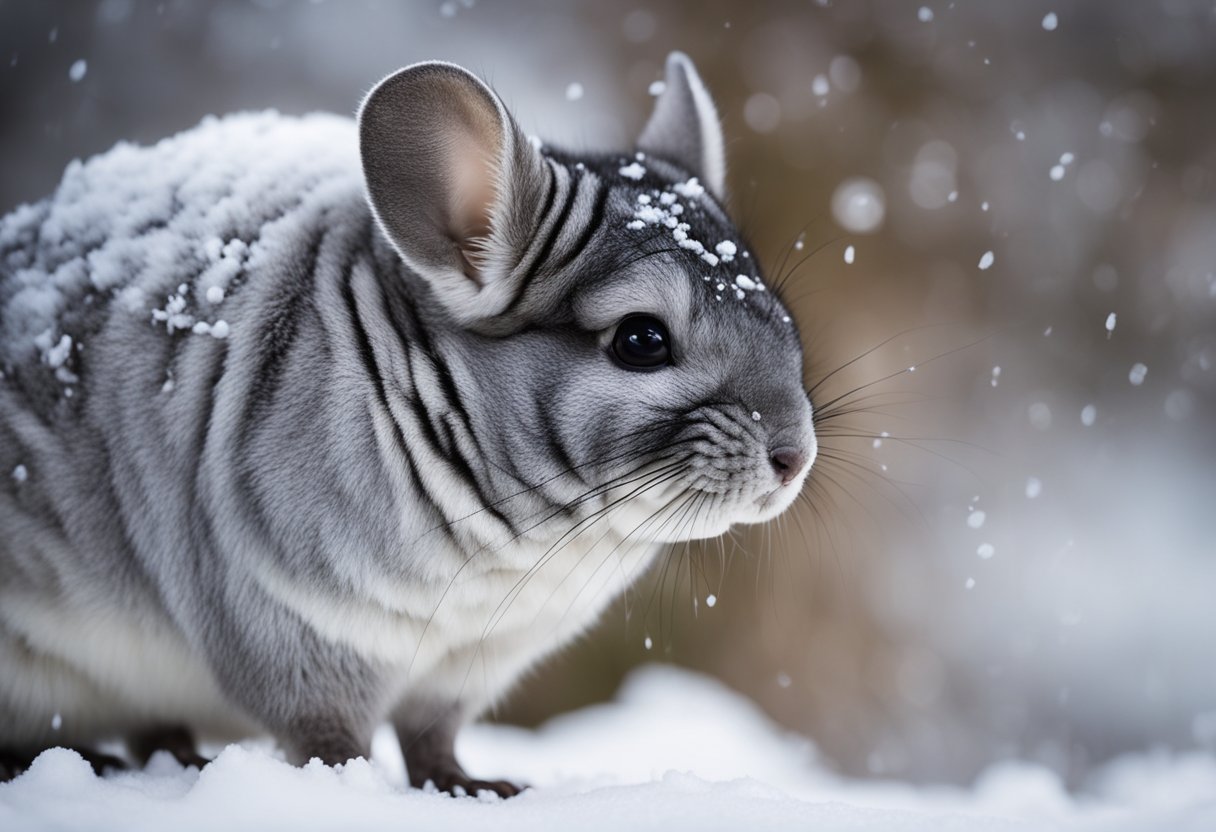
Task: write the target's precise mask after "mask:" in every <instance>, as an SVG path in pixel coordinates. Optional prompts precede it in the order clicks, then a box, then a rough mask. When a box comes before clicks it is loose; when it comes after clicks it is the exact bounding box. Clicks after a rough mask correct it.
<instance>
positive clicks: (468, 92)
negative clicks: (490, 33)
mask: <svg viewBox="0 0 1216 832" xmlns="http://www.w3.org/2000/svg"><path fill="white" fill-rule="evenodd" d="M359 151H360V155H361V157H362V161H363V176H364V179H365V181H366V184H367V193H368V198H369V200H370V202H371V206H372V210H373V212H374V213H375V215H376V219H377V220H378V221H379V223H380V226H381V228H383V230H384V233H385V234H386V235H387V236H388V239H389V240H390V241H391V242H392V244H393V246H394V247H395V248H396V249H397V252H398V253H399V254H400V255H401V257H402V259H403V260H404V261H405V262H406V264H407V265H409V266H410V267H411V268H412V269H413V270H414V271H416V272H417V273H418V274H419V275H421V276H422V277H423V278H424V279H425V280H427V281H428V282H429V283H430V285H431V288H432V289H433V290H434V293H435V296H436V298H437V299H438V300H439V301H440V303H442V304H443V305H444V306H445V307H446V308H447V309H448V311H449V312H451V313H452V315H453V316H454V317H455V318H456V320H457V321H459V322H460V323H463V324H471V323H474V322H476V321H478V320H483V319H485V318H489V317H492V316H493V315H495V314H497V313H499V312H501V311H503V309H505V308H506V307H507V305H508V304H509V303H510V301H511V298H512V297H513V296H514V294H515V289H516V288H517V287H516V285H515V284H516V282H517V281H518V280H519V279H521V278H520V277H519V276H518V274H517V272H518V271H519V270H518V269H517V268H516V267H517V266H518V265H519V262H520V259H521V258H522V257H523V255H524V252H525V251H526V250H527V247H528V243H529V242H530V240H531V239H532V237H533V236H534V234H535V228H536V225H537V223H538V222H539V215H540V212H541V209H542V203H543V200H544V195H545V192H546V189H547V187H548V185H549V178H550V177H551V176H552V173H551V172H550V171H549V170H548V169H547V165H546V163H545V161H544V159H543V158H541V155H540V153H539V152H538V151H537V150H536V148H534V147H533V146H532V144H531V142H529V141H528V139H527V138H526V137H525V136H524V135H523V134H522V133H521V132H520V130H519V128H518V127H517V126H516V124H515V121H514V119H513V118H512V117H511V114H510V113H509V112H507V109H506V107H505V106H504V105H503V103H502V101H501V100H500V99H499V98H498V96H497V95H495V94H494V92H493V91H492V90H490V88H489V87H487V86H486V85H485V84H484V83H482V82H481V81H480V80H479V79H478V78H477V77H476V76H474V75H473V74H472V73H470V72H468V71H467V70H465V69H463V68H461V67H458V66H456V65H454V64H448V63H441V62H428V63H421V64H414V65H413V66H408V67H406V68H405V69H401V70H398V71H397V72H395V73H393V74H392V75H390V76H389V77H387V78H385V79H384V80H383V81H381V82H380V83H379V84H377V85H376V86H375V88H374V89H373V90H372V91H371V92H370V93H369V94H368V96H367V98H366V99H364V101H363V106H362V107H361V108H360V110H359Z"/></svg>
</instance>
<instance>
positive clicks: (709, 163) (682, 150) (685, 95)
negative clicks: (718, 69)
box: [637, 52, 726, 199]
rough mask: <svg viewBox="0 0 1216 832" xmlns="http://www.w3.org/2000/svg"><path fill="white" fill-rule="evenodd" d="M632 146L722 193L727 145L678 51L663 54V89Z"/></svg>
mask: <svg viewBox="0 0 1216 832" xmlns="http://www.w3.org/2000/svg"><path fill="white" fill-rule="evenodd" d="M637 145H638V149H639V150H644V151H645V152H647V153H652V154H654V155H655V156H659V157H662V158H665V159H670V160H671V161H673V162H675V163H676V164H678V165H680V166H682V167H683V168H685V169H686V170H688V171H689V172H690V173H692V174H694V175H696V176H697V177H699V178H700V180H701V184H703V185H704V186H705V187H707V188H709V190H710V192H711V193H713V195H714V196H716V197H717V198H718V199H722V198H723V197H724V196H725V194H726V150H725V143H724V142H723V139H722V124H721V122H720V121H719V120H718V110H717V108H716V107H714V100H713V99H712V98H711V97H710V95H709V91H708V90H706V89H705V84H704V82H702V81H701V76H700V75H699V74H697V68H696V67H695V66H693V63H692V59H691V58H689V57H688V56H687V55H685V54H684V53H683V52H672V53H671V54H670V55H668V56H667V72H666V80H665V82H664V89H663V92H662V93H661V94H660V95H659V98H658V101H656V102H655V105H654V112H653V113H651V115H650V120H649V121H648V122H646V127H645V129H643V130H642V135H641V136H639V137H638V142H637Z"/></svg>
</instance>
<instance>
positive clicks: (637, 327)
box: [612, 315, 671, 370]
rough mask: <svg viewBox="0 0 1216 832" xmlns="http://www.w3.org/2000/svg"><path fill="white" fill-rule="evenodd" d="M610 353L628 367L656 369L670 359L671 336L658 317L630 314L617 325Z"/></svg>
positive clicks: (663, 365)
mask: <svg viewBox="0 0 1216 832" xmlns="http://www.w3.org/2000/svg"><path fill="white" fill-rule="evenodd" d="M612 354H613V355H614V356H616V360H617V361H619V362H620V363H621V365H623V366H624V367H625V368H626V369H628V370H658V369H660V368H662V367H666V366H667V365H668V364H670V363H671V336H670V335H668V334H667V327H666V326H664V325H663V322H662V321H660V320H659V319H658V318H652V317H651V316H649V315H630V316H629V317H628V318H626V319H625V320H623V321H621V322H620V323H619V324H618V325H617V328H616V334H615V335H613V336H612Z"/></svg>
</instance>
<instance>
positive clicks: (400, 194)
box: [359, 53, 816, 540]
mask: <svg viewBox="0 0 1216 832" xmlns="http://www.w3.org/2000/svg"><path fill="white" fill-rule="evenodd" d="M359 132H360V146H361V154H362V160H363V168H364V175H365V179H366V185H367V191H368V197H369V201H370V203H371V206H372V209H373V212H374V214H375V216H376V218H377V220H378V222H379V225H380V228H381V229H382V231H383V233H384V234H385V236H386V237H387V239H388V240H389V241H390V242H391V243H392V245H393V247H394V248H395V249H396V252H397V254H398V255H399V256H400V258H401V260H402V261H403V262H404V264H405V266H406V269H404V270H403V277H402V278H401V279H402V280H403V281H405V282H406V283H408V284H409V287H410V288H409V295H410V297H411V298H412V303H413V304H414V305H415V306H416V307H417V308H418V310H419V313H418V314H419V315H420V316H422V317H423V318H424V320H425V321H426V322H427V324H428V329H430V330H431V331H432V332H433V333H435V334H434V335H433V336H432V337H434V338H435V339H436V341H437V343H436V346H435V347H434V349H433V350H432V352H433V353H434V355H435V356H436V358H435V360H436V361H438V362H440V363H442V364H443V365H444V367H443V372H444V373H446V374H448V376H449V377H450V379H451V380H452V385H453V386H454V387H455V388H457V389H458V392H459V397H460V399H461V401H462V402H464V403H465V406H466V407H467V408H469V410H470V411H471V413H472V416H471V418H470V421H471V423H472V424H474V425H475V429H474V432H475V434H476V436H475V439H476V445H477V451H476V452H477V454H478V455H479V456H480V460H479V462H478V463H477V464H478V465H482V466H485V469H486V470H487V471H490V472H492V473H493V475H494V476H504V477H506V476H509V477H510V479H511V481H512V482H513V483H514V486H515V490H516V491H518V487H519V484H521V483H522V484H523V485H524V486H525V487H526V488H528V489H529V493H530V494H533V495H536V494H543V495H544V499H545V500H546V501H547V502H548V504H551V505H554V506H564V507H567V508H569V507H572V506H575V505H580V504H588V505H589V504H592V503H594V504H595V505H597V506H598V507H599V508H600V510H612V509H611V507H612V506H614V505H629V506H631V507H632V508H633V512H632V516H633V517H635V518H637V517H639V516H641V517H648V518H649V520H648V524H649V528H648V529H647V531H646V532H645V534H647V535H648V537H650V538H651V539H655V540H683V539H690V538H694V537H705V536H712V535H716V534H719V533H721V532H723V531H724V530H725V529H727V528H728V527H729V526H730V525H732V524H735V523H754V522H759V521H763V520H767V519H769V518H772V517H774V516H776V515H777V514H779V513H780V512H781V511H783V510H784V509H785V508H786V507H788V506H789V505H790V503H791V502H792V501H793V500H794V498H795V497H796V496H797V494H798V491H799V489H800V488H801V486H802V483H803V481H804V479H805V478H806V476H807V473H808V471H809V469H810V466H811V463H812V461H813V460H814V457H815V453H816V442H815V435H814V430H813V428H812V421H811V408H810V404H809V401H808V398H807V395H806V393H805V390H804V388H803V383H802V349H801V345H800V340H799V337H798V332H797V330H796V328H795V326H794V324H793V322H792V320H791V318H790V315H789V312H788V311H787V310H786V309H785V308H784V306H783V305H782V303H781V301H780V299H779V298H778V297H776V295H775V293H774V292H773V291H771V290H770V289H769V287H768V286H767V285H766V283H765V280H764V276H763V274H762V273H761V271H760V266H759V263H758V262H757V259H756V257H755V256H754V255H753V253H752V252H751V251H749V249H748V246H747V245H746V243H745V241H744V240H743V239H742V237H741V235H740V233H739V231H738V229H737V228H736V227H735V226H734V224H733V223H732V222H731V220H730V218H729V217H728V216H727V214H726V212H725V210H724V209H723V207H722V200H723V198H724V184H725V160H724V156H723V141H722V134H721V129H720V126H719V123H718V117H717V113H716V111H715V109H714V105H713V103H712V101H711V99H710V97H709V95H708V93H707V92H706V90H705V87H704V86H703V85H702V83H701V80H700V78H699V77H698V75H697V73H696V70H695V69H694V68H693V66H692V63H691V62H690V61H689V59H688V58H687V57H685V56H684V55H681V54H678V53H675V54H672V55H671V56H670V58H669V59H668V61H667V70H666V82H665V89H664V91H663V92H662V93H661V94H660V95H659V97H658V100H657V103H656V106H655V110H654V113H653V114H652V116H651V118H650V120H649V122H648V123H647V125H646V127H645V129H644V130H643V132H642V134H641V136H640V138H639V140H638V142H637V147H636V149H635V150H632V151H630V152H628V153H625V154H616V155H597V156H578V155H573V154H568V153H565V152H562V151H558V150H555V149H551V148H547V147H544V146H542V145H540V144H539V143H538V142H535V141H531V140H529V139H528V138H527V137H526V136H524V135H523V134H522V132H521V131H520V130H519V128H518V127H517V125H516V124H515V121H514V120H513V118H512V116H511V115H510V113H509V112H508V111H507V109H506V108H505V106H504V105H503V103H502V101H501V100H500V99H499V98H498V96H497V95H495V93H494V92H492V91H491V90H490V89H489V88H488V87H487V86H486V85H485V84H483V83H482V82H481V81H479V80H478V79H477V78H476V77H474V76H473V75H471V74H469V73H468V72H467V71H465V70H463V69H461V68H459V67H457V66H453V65H450V64H442V63H426V64H419V65H415V66H411V67H407V68H405V69H402V70H400V71H399V72H397V73H395V74H394V75H391V76H389V77H388V78H386V79H385V80H384V81H382V82H381V83H380V84H379V85H378V86H376V87H375V89H373V90H372V92H371V93H370V94H369V95H368V97H367V99H366V100H365V101H364V103H363V106H362V109H361V111H360V115H359ZM497 491H499V492H500V493H499V494H498V496H505V495H506V494H509V493H512V485H511V484H508V483H504V484H502V485H501V487H499V488H498V489H497ZM593 498H594V499H593ZM596 500H598V502H596ZM496 505H497V506H498V508H499V510H501V511H504V512H505V511H509V509H510V505H509V501H507V502H502V503H497V504H496ZM638 506H642V507H644V509H645V511H644V512H643V513H642V514H641V515H639V514H638V511H637V507H638Z"/></svg>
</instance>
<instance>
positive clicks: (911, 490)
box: [0, 0, 1216, 782]
mask: <svg viewBox="0 0 1216 832" xmlns="http://www.w3.org/2000/svg"><path fill="white" fill-rule="evenodd" d="M1049 13H1050V15H1049ZM671 49H683V50H685V51H687V52H688V53H690V54H691V55H692V57H693V58H694V60H695V61H696V63H697V65H698V66H699V67H700V69H701V71H702V73H703V75H704V76H705V78H706V81H707V82H708V84H709V86H710V88H711V90H712V92H713V93H714V95H715V97H716V99H717V101H718V103H719V109H720V111H721V114H722V118H723V121H724V125H725V130H726V134H727V137H728V147H729V153H730V165H731V174H730V187H731V191H732V203H733V208H734V211H735V214H736V217H737V219H738V220H739V221H740V223H741V224H742V226H743V227H744V229H745V230H746V231H747V233H748V235H749V237H750V238H751V240H752V242H753V244H754V246H755V248H756V249H757V251H759V252H760V253H761V255H762V257H763V258H764V260H765V261H766V262H767V264H768V270H769V272H770V277H775V276H776V273H777V272H778V268H779V265H780V264H782V263H784V264H785V267H786V269H787V270H790V269H796V270H793V271H792V272H791V277H790V283H789V287H790V288H789V289H788V296H789V299H790V301H791V303H792V305H793V306H794V308H795V310H796V313H797V316H798V319H799V321H800V323H801V325H802V329H803V332H804V335H805V340H806V346H807V349H808V357H809V363H810V367H809V375H808V382H809V383H814V382H815V381H817V380H818V379H821V378H823V377H824V376H825V375H827V374H828V373H830V372H832V371H833V370H835V369H837V368H839V367H841V366H842V365H845V364H846V363H847V362H850V361H851V360H852V359H855V358H857V359H858V360H857V361H855V362H854V363H852V364H849V365H848V366H847V367H845V368H844V369H843V370H841V371H840V372H839V373H836V374H835V375H833V376H831V378H830V379H828V380H827V381H826V382H825V383H824V385H823V386H822V387H821V388H819V389H818V390H817V391H816V401H817V402H818V403H819V405H820V406H823V405H825V404H827V403H828V402H829V401H831V400H832V399H834V398H836V397H838V396H842V395H847V394H849V393H850V391H853V390H854V388H858V387H859V386H861V385H867V384H869V385H871V386H868V387H865V388H863V389H860V390H857V392H855V393H853V394H852V395H851V396H848V397H846V398H844V399H842V400H841V404H842V405H844V406H843V407H842V413H841V414H840V415H839V416H838V417H835V418H833V419H831V420H830V421H829V422H828V424H827V425H825V427H824V428H823V432H824V437H823V446H824V453H823V455H822V456H821V458H820V461H819V462H818V463H817V468H816V471H815V473H814V476H813V477H812V485H811V486H810V487H809V488H808V490H807V492H806V498H807V500H806V501H805V503H804V504H802V505H800V506H799V508H798V510H797V511H796V512H794V513H793V514H791V515H788V516H787V517H786V518H784V519H783V520H782V521H781V522H780V523H778V524H775V525H774V526H773V527H771V528H768V529H760V530H747V531H744V532H740V533H739V534H737V535H736V536H735V537H733V538H727V539H725V540H723V541H714V542H711V543H708V544H706V545H704V546H700V547H693V548H690V549H689V550H688V551H687V552H686V551H684V550H683V549H681V550H680V551H678V552H674V553H672V555H671V557H670V558H668V559H667V560H665V561H663V562H661V563H660V568H659V569H656V570H655V573H654V574H653V575H652V576H650V578H649V579H648V580H647V581H646V582H644V583H643V584H642V585H640V586H639V587H637V588H636V589H635V590H634V591H632V592H631V593H630V594H629V595H628V597H627V598H625V599H623V601H622V603H620V604H618V605H617V606H616V607H614V608H613V609H612V611H611V612H610V614H609V615H608V616H607V617H606V620H605V621H604V624H603V626H602V627H601V628H600V629H599V630H597V631H596V632H594V633H593V634H591V635H590V636H588V637H587V638H586V639H584V640H583V641H582V642H581V643H580V644H577V645H575V646H573V647H572V648H571V649H569V650H567V651H566V652H565V653H564V654H563V655H561V656H559V657H557V658H556V659H554V660H553V661H551V662H550V663H549V664H548V665H546V666H545V667H544V668H543V669H542V670H541V671H540V672H539V673H537V674H536V675H535V676H534V677H532V678H531V679H529V680H528V681H527V682H526V683H525V684H524V686H523V687H522V689H521V690H520V691H519V693H518V694H517V695H516V696H514V697H513V698H512V700H511V701H510V702H509V703H507V704H506V705H505V706H504V707H503V708H501V709H500V711H499V712H498V713H497V715H496V716H497V718H499V719H503V720H508V721H516V722H523V723H535V722H537V721H539V720H542V719H544V718H545V717H546V716H549V715H551V714H553V713H555V712H557V711H560V710H564V709H567V708H571V707H576V706H578V705H581V704H584V703H587V702H591V701H595V700H598V699H602V698H605V697H607V696H610V695H611V694H612V691H613V690H614V688H615V686H616V685H617V683H618V682H619V680H620V679H621V677H622V675H623V674H624V673H626V672H627V671H628V670H629V668H631V667H632V666H634V665H636V664H639V663H642V662H646V661H670V662H676V663H679V664H682V665H686V666H689V667H692V668H696V669H700V670H703V671H706V672H709V673H713V674H715V675H717V676H719V677H720V678H722V679H723V680H725V681H726V682H727V683H728V684H730V685H731V686H733V687H735V688H737V689H739V690H741V691H743V692H745V693H746V694H748V695H749V696H751V697H752V698H754V699H755V700H756V701H757V702H758V703H759V704H760V705H761V706H762V707H763V708H764V709H765V710H767V711H768V712H769V713H770V714H772V715H773V716H774V717H775V718H776V719H778V720H779V721H781V722H782V723H783V724H785V725H788V726H789V727H790V728H792V729H794V730H797V731H799V732H802V733H804V734H806V735H808V736H810V737H812V738H813V739H814V740H815V741H816V742H817V743H818V745H819V747H820V749H821V751H822V753H823V755H824V756H825V757H826V758H827V759H828V760H829V761H831V762H832V763H833V764H835V765H836V766H838V767H839V768H840V769H841V770H842V771H846V772H849V773H853V774H872V775H878V776H899V777H903V778H909V779H913V780H943V779H944V780H966V779H969V778H970V777H972V776H973V775H974V774H975V773H976V772H977V771H978V770H979V769H980V768H982V767H983V766H984V765H986V764H987V763H990V762H992V761H995V760H1000V759H1004V758H1009V757H1026V758H1031V759H1035V760H1039V761H1042V762H1045V763H1047V764H1048V765H1051V766H1052V767H1054V768H1056V769H1057V770H1059V771H1060V772H1062V773H1064V774H1065V775H1066V776H1067V777H1068V778H1069V779H1070V781H1071V782H1077V780H1078V779H1079V778H1081V777H1083V776H1084V775H1085V772H1086V770H1087V768H1088V766H1089V765H1091V764H1092V763H1093V762H1095V761H1099V760H1102V759H1105V758H1107V757H1109V756H1111V755H1114V754H1117V753H1119V752H1121V751H1124V750H1131V749H1140V748H1144V747H1148V746H1161V745H1164V746H1167V747H1173V748H1187V747H1193V746H1195V745H1209V746H1210V745H1213V744H1216V602H1214V601H1213V598H1214V597H1216V543H1214V541H1216V511H1214V509H1216V474H1214V473H1213V465H1214V463H1216V453H1214V452H1216V430H1214V429H1213V427H1214V420H1213V416H1214V414H1216V411H1214V406H1216V370H1214V369H1213V366H1214V365H1216V5H1213V3H1212V2H1211V0H1204V2H1198V0H1195V1H1192V0H1164V2H1133V1H1132V0H1128V1H1127V2H1113V1H1111V2H1105V1H1103V0H1094V1H1093V2H1087V3H1078V2H1063V1H1062V0H1061V2H1018V3H1010V2H997V0H992V1H991V2H961V0H960V1H959V2H944V1H942V0H939V1H938V2H928V3H918V2H913V3H903V2H887V1H885V0H870V2H845V1H844V0H822V1H821V2H811V0H804V1H803V2H791V3H778V2H774V3H765V2H755V3H747V4H743V3H726V2H676V3H657V2H656V3H650V4H643V3H609V2H581V3H564V4H557V3H542V2H530V3H506V2H486V0H481V2H476V3H474V2H472V1H471V0H450V2H425V3H414V4H399V3H388V2H313V3H288V2H274V1H273V0H260V2H247V1H246V0H230V1H229V2H216V3H210V4H208V3H194V2H191V3H187V2H174V1H172V0H166V2H133V0H103V1H102V2H99V3H84V2H38V3H32V2H13V0H0V154H2V158H3V159H4V176H3V179H2V180H0V210H5V211H7V210H9V209H11V208H12V207H14V206H15V205H16V204H17V203H19V202H21V201H25V200H32V199H37V198H38V197H40V196H42V195H43V194H45V193H46V192H48V191H49V190H50V189H52V188H53V187H54V185H55V183H56V182H57V180H58V178H59V176H60V173H61V172H62V170H63V167H64V165H65V164H66V163H67V162H68V161H69V160H71V159H73V158H75V157H81V156H87V155H90V154H92V153H96V152H99V151H102V150H105V149H107V148H108V147H110V146H111V145H113V144H114V143H115V142H116V141H118V140H123V139H126V140H133V141H139V142H149V141H154V140H156V139H158V138H160V137H162V136H164V135H167V134H169V133H172V132H174V131H177V130H180V129H185V128H187V127H189V126H191V125H193V124H195V123H196V122H197V121H198V120H199V119H200V118H201V117H202V116H204V115H206V114H208V113H217V114H218V113H225V112H229V111H232V110H239V109H251V108H256V109H261V108H267V107H273V108H277V109H279V110H281V111H284V112H293V113H294V112H304V111H309V110H317V109H320V110H330V111H337V112H344V113H352V112H353V111H354V109H355V107H356V106H357V103H358V101H359V99H360V97H361V95H362V94H363V92H364V91H366V90H367V89H368V88H369V87H370V85H371V84H372V83H374V82H375V81H376V80H377V79H378V78H379V77H381V76H382V75H384V74H386V73H387V72H389V71H391V70H393V69H395V68H396V67H398V66H401V65H404V64H407V63H411V62H413V61H417V60H422V59H427V58H442V59H447V60H452V61H456V62H458V63H461V64H464V65H465V66H468V67H470V68H471V69H473V70H474V71H477V72H479V73H481V74H483V75H484V76H485V77H487V78H488V79H489V80H490V81H491V82H492V83H493V84H494V85H495V86H496V88H497V89H498V90H499V92H500V93H501V94H502V95H503V96H504V98H505V99H506V100H507V101H508V103H509V104H510V105H511V106H512V107H513V108H514V110H515V112H516V115H517V117H518V119H519V120H520V122H521V124H523V125H524V127H525V129H527V130H530V131H533V132H535V133H536V134H538V135H541V136H543V137H545V138H546V139H548V140H551V141H555V142H560V143H564V144H567V145H570V146H573V147H586V148H610V147H617V148H619V147H623V146H627V145H628V144H629V143H630V142H631V141H632V138H633V137H634V136H635V134H636V133H637V131H638V130H639V128H640V126H641V125H642V123H643V122H644V119H645V117H646V115H647V113H648V111H649V107H650V104H651V97H650V95H649V94H648V87H649V85H650V84H651V82H653V81H654V80H656V79H658V78H659V77H660V75H661V67H662V61H663V58H664V56H665V55H666V53H667V52H668V51H669V50H671ZM81 62H83V63H81ZM859 179H860V181H859ZM850 245H851V246H853V248H854V255H855V256H854V262H853V263H852V264H851V265H850V264H847V263H846V262H845V258H844V252H845V249H846V247H847V246H850ZM986 252H992V255H991V259H992V263H991V265H990V267H988V268H981V260H982V259H983V260H985V261H986V260H987V258H985V257H984V255H985V253H986ZM782 273H784V272H782ZM1111 312H1114V313H1116V316H1117V322H1116V326H1115V329H1114V331H1113V332H1110V333H1108V331H1107V328H1106V323H1107V318H1108V315H1109V314H1110V313H1111ZM883 342H886V343H883ZM880 344H881V345H882V346H878V345H880ZM876 346H878V349H876V350H874V351H873V352H868V353H867V351H868V350H870V349H871V348H874V347H876ZM859 356H861V357H860V358H859ZM1136 364H1143V365H1144V366H1145V367H1146V368H1147V370H1146V372H1145V373H1144V374H1142V377H1141V374H1140V373H1139V372H1138V371H1137V370H1136V369H1134V365H1136ZM912 366H915V367H916V370H915V371H914V372H909V371H907V368H909V367H912ZM998 368H999V370H998ZM901 370H902V371H903V372H900V371H901ZM883 379H885V380H883ZM1134 379H1139V383H1133V380H1134ZM884 432H885V433H886V434H889V435H887V436H883V433H884ZM981 512H982V514H981ZM711 595H712V596H713V600H714V603H713V604H712V605H711V604H710V603H709V598H710V596H711ZM647 639H649V642H650V644H651V647H650V648H649V649H648V648H647V646H646V645H647ZM706 730H707V731H712V730H713V726H707V727H706Z"/></svg>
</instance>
